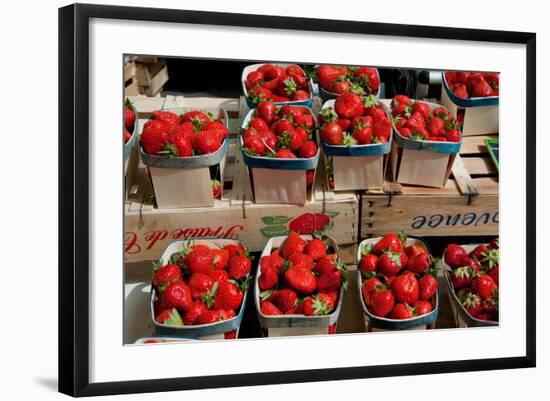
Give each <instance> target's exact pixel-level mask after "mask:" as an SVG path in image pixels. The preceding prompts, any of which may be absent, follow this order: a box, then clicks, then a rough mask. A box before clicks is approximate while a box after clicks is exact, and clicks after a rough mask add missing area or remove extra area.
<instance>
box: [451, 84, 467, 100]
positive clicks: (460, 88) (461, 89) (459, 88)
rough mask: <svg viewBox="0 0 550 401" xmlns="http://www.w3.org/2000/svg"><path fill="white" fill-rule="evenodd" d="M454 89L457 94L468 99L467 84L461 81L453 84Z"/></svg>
mask: <svg viewBox="0 0 550 401" xmlns="http://www.w3.org/2000/svg"><path fill="white" fill-rule="evenodd" d="M452 90H453V93H454V95H455V96H457V97H459V98H462V99H468V97H469V96H468V89H467V88H466V85H464V84H461V83H455V84H453V86H452Z"/></svg>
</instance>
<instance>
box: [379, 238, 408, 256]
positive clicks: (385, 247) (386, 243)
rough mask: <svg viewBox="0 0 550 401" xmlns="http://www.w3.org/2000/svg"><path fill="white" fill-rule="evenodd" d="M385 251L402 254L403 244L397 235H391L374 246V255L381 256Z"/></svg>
mask: <svg viewBox="0 0 550 401" xmlns="http://www.w3.org/2000/svg"><path fill="white" fill-rule="evenodd" d="M385 251H391V252H401V251H403V244H402V242H401V239H400V238H399V236H398V235H397V234H394V233H390V234H388V235H386V236H385V237H384V238H382V239H381V240H380V241H378V242H377V243H376V244H374V253H375V254H377V255H379V256H380V255H381V254H382V253H383V252H385Z"/></svg>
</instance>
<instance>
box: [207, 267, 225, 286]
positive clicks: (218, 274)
mask: <svg viewBox="0 0 550 401" xmlns="http://www.w3.org/2000/svg"><path fill="white" fill-rule="evenodd" d="M209 274H210V277H212V279H213V280H214V281H217V282H218V283H220V282H222V281H227V280H229V273H227V272H226V271H225V270H219V269H214V270H212V271H211V272H210V273H209Z"/></svg>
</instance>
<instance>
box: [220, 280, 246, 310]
mask: <svg viewBox="0 0 550 401" xmlns="http://www.w3.org/2000/svg"><path fill="white" fill-rule="evenodd" d="M243 298H244V294H243V292H242V291H241V290H240V289H239V287H237V285H235V284H234V283H233V282H231V281H223V282H221V283H219V284H218V290H217V291H216V294H215V295H214V308H215V309H233V310H236V309H238V308H239V307H240V306H241V304H242V302H243Z"/></svg>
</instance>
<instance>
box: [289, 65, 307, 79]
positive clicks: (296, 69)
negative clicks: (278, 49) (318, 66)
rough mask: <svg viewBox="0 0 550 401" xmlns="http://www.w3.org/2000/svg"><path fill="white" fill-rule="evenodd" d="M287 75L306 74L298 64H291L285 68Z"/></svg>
mask: <svg viewBox="0 0 550 401" xmlns="http://www.w3.org/2000/svg"><path fill="white" fill-rule="evenodd" d="M285 72H286V74H287V75H299V76H301V77H303V76H305V74H304V71H303V70H302V69H301V68H300V67H299V66H297V65H296V64H291V65H289V66H287V67H286V68H285Z"/></svg>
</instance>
